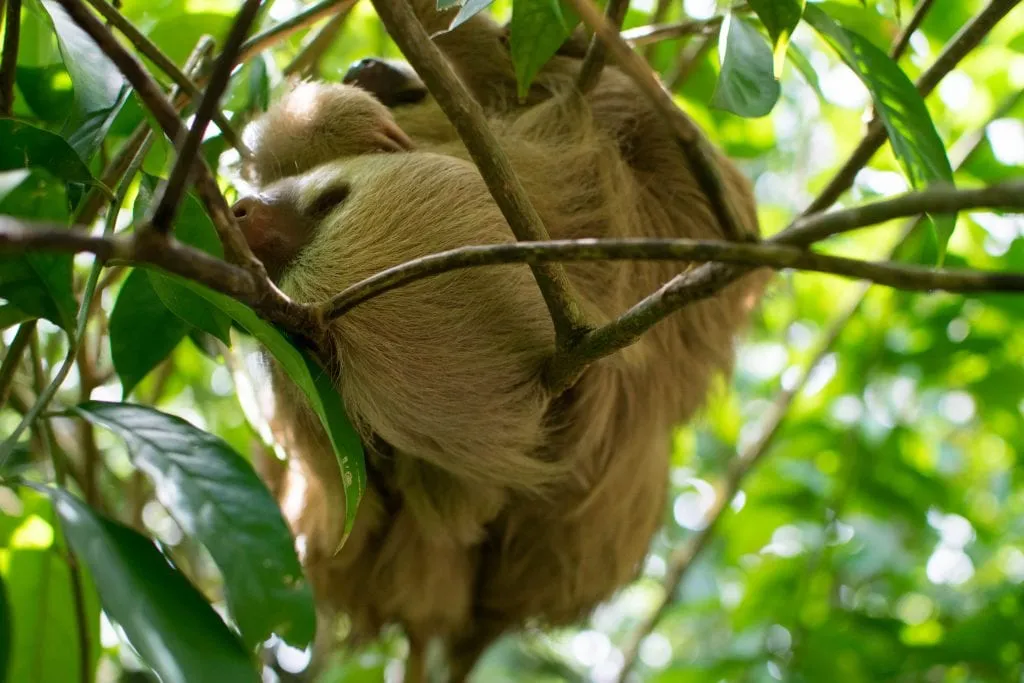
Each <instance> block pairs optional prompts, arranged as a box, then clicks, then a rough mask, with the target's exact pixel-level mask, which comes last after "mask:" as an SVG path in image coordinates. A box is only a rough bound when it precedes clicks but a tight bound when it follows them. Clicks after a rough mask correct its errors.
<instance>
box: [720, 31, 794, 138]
mask: <svg viewBox="0 0 1024 683" xmlns="http://www.w3.org/2000/svg"><path fill="white" fill-rule="evenodd" d="M718 55H719V59H721V61H722V71H721V73H719V75H718V83H717V85H716V86H715V94H714V95H712V97H711V105H712V106H714V107H718V108H719V109H725V110H727V111H731V112H732V113H734V114H738V115H739V116H745V117H748V118H757V117H760V116H764V115H766V114H768V112H770V111H771V110H772V108H773V107H774V106H775V103H776V102H777V101H778V99H779V92H780V89H779V82H778V81H777V80H775V72H774V70H773V69H772V52H771V50H770V49H769V48H768V45H767V44H766V43H765V40H764V37H762V36H761V34H760V33H758V31H757V29H755V28H754V27H752V26H750V25H749V24H747V23H746V22H744V21H743V20H742V19H740V18H739V17H737V16H736V15H735V14H732V13H730V14H729V15H728V16H726V18H725V21H724V22H722V29H721V36H720V38H719V41H718Z"/></svg>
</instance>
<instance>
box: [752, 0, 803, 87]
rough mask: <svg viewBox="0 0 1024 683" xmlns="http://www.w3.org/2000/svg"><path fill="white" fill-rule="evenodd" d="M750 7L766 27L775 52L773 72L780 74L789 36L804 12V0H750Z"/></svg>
mask: <svg viewBox="0 0 1024 683" xmlns="http://www.w3.org/2000/svg"><path fill="white" fill-rule="evenodd" d="M750 7H751V9H753V10H754V12H755V13H757V17H758V19H760V20H761V23H762V24H764V27H765V28H766V29H768V35H769V36H771V38H772V45H773V46H774V52H775V73H776V74H779V75H781V74H782V65H783V63H784V62H785V61H786V49H787V47H788V46H789V37H790V36H791V35H793V30H794V29H795V28H796V26H797V24H799V23H800V16H801V15H802V14H803V12H804V0H750Z"/></svg>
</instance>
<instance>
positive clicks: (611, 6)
mask: <svg viewBox="0 0 1024 683" xmlns="http://www.w3.org/2000/svg"><path fill="white" fill-rule="evenodd" d="M628 11H629V0H609V2H608V7H606V8H605V20H606V21H607V22H608V24H609V25H611V26H612V27H613V28H614V29H615V30H616V31H621V30H622V22H623V21H624V20H625V18H626V12H628ZM606 52H607V49H606V48H605V46H604V42H602V40H601V39H600V38H599V37H598V35H597V34H596V33H595V34H594V35H593V36H591V38H590V44H589V45H588V46H587V53H586V54H585V55H583V64H582V65H581V66H580V75H579V81H578V82H577V85H576V87H577V88H579V91H580V92H582V93H588V92H590V91H591V90H593V89H594V86H596V85H597V82H598V81H599V80H600V79H601V70H602V69H604V62H605V54H606Z"/></svg>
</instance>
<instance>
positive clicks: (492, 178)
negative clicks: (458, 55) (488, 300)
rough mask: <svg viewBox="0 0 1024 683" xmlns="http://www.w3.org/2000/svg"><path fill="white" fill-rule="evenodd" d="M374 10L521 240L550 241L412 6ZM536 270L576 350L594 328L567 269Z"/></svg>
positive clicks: (384, 1) (381, 0)
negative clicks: (450, 126)
mask: <svg viewBox="0 0 1024 683" xmlns="http://www.w3.org/2000/svg"><path fill="white" fill-rule="evenodd" d="M373 5H374V7H375V8H376V9H377V14H378V16H380V19H381V21H382V22H383V23H384V26H385V28H387V30H388V33H389V34H390V35H391V37H392V38H393V39H394V41H395V42H396V43H397V44H398V47H399V48H400V49H401V50H402V53H403V54H404V55H405V56H406V59H408V60H409V63H410V64H411V65H412V67H413V68H414V69H415V70H416V73H418V74H419V76H420V78H422V79H423V82H424V83H425V84H426V86H427V89H428V90H429V91H430V94H431V95H433V96H434V99H436V100H437V103H438V105H440V107H441V110H442V111H444V113H445V115H447V117H448V119H449V120H450V121H451V122H452V125H453V126H454V127H455V130H456V131H457V132H458V134H459V137H460V138H462V142H463V143H464V144H465V145H466V149H467V150H468V151H469V154H470V156H471V157H472V159H473V161H474V162H475V163H476V165H477V167H478V168H479V170H480V175H481V176H482V177H483V179H484V182H486V183H487V187H488V189H490V191H491V195H492V196H493V197H494V201H495V203H496V204H497V205H498V207H499V208H500V209H501V213H502V214H503V215H504V216H505V220H506V221H508V224H509V227H511V229H512V233H513V234H514V235H515V236H516V239H518V240H521V241H527V240H530V241H542V240H547V239H548V232H547V229H546V228H545V227H544V223H543V221H542V220H541V218H540V215H539V214H538V213H537V210H536V209H535V208H534V207H533V205H532V204H531V203H530V200H529V199H528V198H527V196H526V191H525V189H524V188H523V185H522V182H521V181H520V180H519V178H518V177H517V176H516V174H515V172H514V171H513V169H512V164H511V163H510V162H509V160H508V156H506V154H505V153H504V151H503V150H502V149H501V145H500V144H499V143H498V139H497V137H496V136H495V135H494V133H493V132H492V131H491V129H490V127H489V126H488V124H487V118H486V116H485V115H484V111H483V108H482V107H481V106H480V104H479V103H478V102H477V101H476V100H475V99H474V98H473V95H472V94H471V93H470V92H469V90H468V89H467V88H466V86H465V84H463V83H462V81H461V80H460V79H459V78H458V76H456V75H455V72H454V71H452V68H451V66H449V64H448V62H447V61H446V60H445V58H444V57H443V56H442V55H441V52H440V50H438V48H437V46H436V45H434V44H433V43H432V42H431V40H430V37H429V36H428V35H427V32H426V30H425V29H424V28H423V26H422V25H421V24H420V22H419V19H417V18H416V15H415V13H414V12H413V10H412V7H411V6H410V5H409V4H408V2H404V1H403V2H392V1H391V0H373ZM531 268H532V270H533V274H534V277H535V278H536V279H537V284H538V285H539V286H540V290H541V293H542V294H543V295H544V301H545V302H546V303H547V307H548V311H549V312H550V314H551V318H552V321H553V322H554V326H555V333H556V338H557V342H558V347H559V348H570V347H571V346H572V345H573V344H574V343H575V340H576V339H578V338H579V337H581V336H583V335H584V334H586V332H587V330H588V329H589V326H588V325H587V323H586V322H585V320H584V315H583V310H582V309H581V308H580V306H579V303H578V302H577V301H576V299H575V296H574V295H573V293H572V286H571V284H570V282H569V279H568V277H567V276H566V274H565V270H564V269H563V268H562V267H560V266H556V265H552V264H541V265H535V266H531Z"/></svg>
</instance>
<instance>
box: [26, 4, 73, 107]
mask: <svg viewBox="0 0 1024 683" xmlns="http://www.w3.org/2000/svg"><path fill="white" fill-rule="evenodd" d="M26 16H28V15H26ZM51 30H52V29H51ZM17 82H18V90H19V91H21V94H22V95H24V97H25V102H26V103H27V104H28V106H29V108H30V109H31V110H32V113H33V114H34V115H35V116H36V117H38V118H39V120H40V121H42V122H43V123H46V124H49V125H52V126H59V125H61V124H62V123H64V120H65V119H66V118H67V113H68V111H69V110H70V109H71V103H72V102H73V101H74V99H75V91H74V90H73V89H72V87H71V77H70V76H69V75H68V71H67V69H65V68H64V65H63V64H49V65H47V66H28V65H27V64H21V63H19V64H18V74H17Z"/></svg>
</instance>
